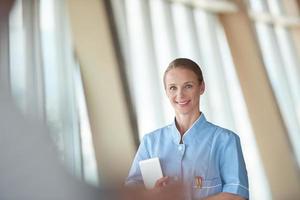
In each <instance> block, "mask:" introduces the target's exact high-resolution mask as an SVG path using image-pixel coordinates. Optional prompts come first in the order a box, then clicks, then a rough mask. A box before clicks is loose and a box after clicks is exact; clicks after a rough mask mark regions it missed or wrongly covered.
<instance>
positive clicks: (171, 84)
mask: <svg viewBox="0 0 300 200" xmlns="http://www.w3.org/2000/svg"><path fill="white" fill-rule="evenodd" d="M189 83H195V82H194V81H187V82H184V83H183V85H185V84H189ZM173 85H176V84H175V83H170V84H168V85H167V86H173Z"/></svg>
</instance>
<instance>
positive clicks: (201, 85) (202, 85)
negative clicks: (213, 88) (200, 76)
mask: <svg viewBox="0 0 300 200" xmlns="http://www.w3.org/2000/svg"><path fill="white" fill-rule="evenodd" d="M204 91H205V82H204V80H203V81H202V83H201V84H200V95H202V94H203V93H204Z"/></svg>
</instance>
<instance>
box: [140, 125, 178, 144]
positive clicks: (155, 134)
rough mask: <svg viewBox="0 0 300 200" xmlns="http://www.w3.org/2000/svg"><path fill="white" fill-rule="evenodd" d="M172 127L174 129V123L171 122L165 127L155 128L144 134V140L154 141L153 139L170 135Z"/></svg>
mask: <svg viewBox="0 0 300 200" xmlns="http://www.w3.org/2000/svg"><path fill="white" fill-rule="evenodd" d="M171 129H172V124H169V125H166V126H164V127H161V128H158V129H156V130H153V131H151V132H149V133H146V134H145V135H144V136H143V141H144V142H146V141H153V140H157V139H160V138H162V137H168V136H169V135H170V134H169V133H170V132H171Z"/></svg>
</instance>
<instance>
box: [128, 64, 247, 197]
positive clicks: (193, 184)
mask: <svg viewBox="0 0 300 200" xmlns="http://www.w3.org/2000/svg"><path fill="white" fill-rule="evenodd" d="M164 85H165V91H166V94H167V96H168V98H169V101H170V103H171V105H172V107H173V109H174V111H175V120H174V122H173V123H172V124H170V125H167V126H165V127H163V128H160V129H157V130H155V131H153V132H151V133H149V134H146V135H145V136H144V138H143V140H142V142H141V144H140V147H139V149H138V151H137V154H136V156H135V159H134V161H133V164H132V167H131V169H130V172H129V176H128V178H127V181H126V184H127V185H140V184H143V180H142V175H141V172H140V169H139V162H140V161H142V160H146V159H150V158H154V157H158V158H159V159H160V163H161V166H162V172H163V175H164V177H162V178H160V179H158V180H157V182H156V184H155V187H154V188H153V190H156V189H159V188H160V187H162V186H164V185H167V184H170V183H172V182H174V181H177V180H180V181H183V182H184V184H185V185H187V188H188V189H187V195H188V196H187V199H202V198H207V199H211V198H212V199H224V198H223V197H224V195H225V196H227V198H230V199H248V198H249V192H248V176H247V170H246V166H245V162H244V158H243V153H242V150H241V145H240V139H239V137H238V135H236V134H235V133H233V132H232V131H230V130H227V129H224V128H222V127H219V126H216V125H214V124H212V123H210V122H208V121H207V120H206V118H205V116H204V114H203V113H202V112H201V111H200V96H201V95H202V94H203V93H204V90H205V84H204V80H203V76H202V71H201V69H200V67H199V66H198V65H197V64H196V63H195V62H193V61H192V60H190V59H187V58H178V59H175V60H174V61H172V62H171V63H170V64H169V67H168V68H167V70H166V71H165V74H164Z"/></svg>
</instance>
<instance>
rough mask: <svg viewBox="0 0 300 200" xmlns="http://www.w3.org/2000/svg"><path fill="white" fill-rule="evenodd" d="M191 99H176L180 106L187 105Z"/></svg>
mask: <svg viewBox="0 0 300 200" xmlns="http://www.w3.org/2000/svg"><path fill="white" fill-rule="evenodd" d="M190 101H191V100H186V101H176V104H178V105H179V106H186V105H187V104H189V103H190Z"/></svg>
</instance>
